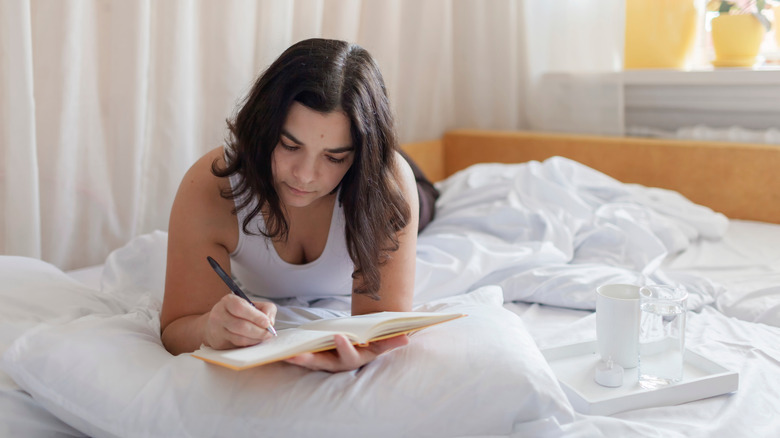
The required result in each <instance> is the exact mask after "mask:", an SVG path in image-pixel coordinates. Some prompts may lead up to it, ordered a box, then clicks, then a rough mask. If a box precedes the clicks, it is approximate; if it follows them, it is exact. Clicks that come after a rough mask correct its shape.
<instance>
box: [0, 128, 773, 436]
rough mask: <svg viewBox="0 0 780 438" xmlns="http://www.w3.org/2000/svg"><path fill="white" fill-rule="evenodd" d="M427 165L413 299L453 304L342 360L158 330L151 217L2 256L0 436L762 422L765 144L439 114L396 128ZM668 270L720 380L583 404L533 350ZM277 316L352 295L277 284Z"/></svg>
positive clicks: (329, 311) (578, 336)
mask: <svg viewBox="0 0 780 438" xmlns="http://www.w3.org/2000/svg"><path fill="white" fill-rule="evenodd" d="M404 149H405V150H406V151H407V153H408V154H409V155H410V156H412V157H413V158H414V160H415V161H416V162H417V163H418V164H419V165H420V167H421V168H423V169H424V171H425V172H426V174H427V175H428V176H429V177H431V178H432V179H433V180H436V181H437V183H436V184H437V187H438V188H439V190H440V191H441V197H440V198H439V200H438V201H437V216H436V218H435V220H434V221H433V222H432V223H431V224H430V225H429V226H428V228H426V229H425V230H424V231H423V232H422V234H421V235H420V236H419V242H418V263H417V273H416V283H415V285H416V286H415V288H416V289H415V308H416V309H419V310H426V311H446V312H461V313H466V314H468V317H466V318H461V319H459V320H456V321H453V322H450V323H447V324H444V325H441V326H436V327H431V328H429V329H427V330H424V331H422V332H419V333H417V334H414V335H413V336H412V341H411V343H410V344H409V345H408V346H406V347H404V348H401V349H398V350H394V351H392V352H390V353H388V354H386V355H383V356H381V357H380V358H379V359H377V360H376V361H374V362H372V363H371V364H368V365H366V366H364V367H362V368H361V369H359V370H356V371H354V372H349V373H339V374H333V375H331V374H327V373H318V372H307V371H304V370H302V369H299V368H297V367H294V366H290V365H286V364H273V365H269V366H264V367H259V368H255V369H251V370H247V371H241V372H235V371H230V370H226V369H222V368H220V367H216V366H213V365H210V364H206V363H203V362H202V361H199V360H197V359H194V358H192V357H189V356H188V355H181V356H176V357H173V356H171V355H169V354H168V353H167V352H166V351H165V350H164V348H163V347H162V346H161V344H160V341H159V335H158V330H159V322H158V319H157V318H158V315H159V308H160V303H161V298H162V281H163V279H164V265H165V263H164V261H165V246H166V239H167V235H166V233H165V232H163V231H156V232H154V233H150V234H146V235H142V236H138V237H137V238H135V239H133V240H132V241H130V242H128V243H127V245H125V246H124V247H122V248H119V249H117V250H116V251H114V252H113V253H111V255H110V256H109V257H108V258H107V259H106V261H105V263H104V264H102V265H100V266H96V267H91V268H85V269H82V270H78V271H72V272H62V271H61V270H59V269H58V268H56V267H54V266H52V265H49V264H47V263H44V262H42V261H40V260H35V259H29V258H23V257H11V256H2V257H0V297H2V306H0V327H2V330H0V352H2V359H1V360H0V366H1V367H2V371H3V372H2V374H0V434H2V435H3V436H27V437H50V436H96V437H102V436H106V437H113V436H258V435H259V436H582V437H586V436H587V437H590V436H776V435H777V434H778V433H779V432H780V417H778V416H777V415H776V414H777V412H778V410H780V379H778V378H777V377H778V376H780V347H778V342H777V339H780V225H779V224H780V202H778V201H779V200H778V197H779V196H780V176H778V172H777V171H776V169H780V149H778V148H776V147H771V146H762V145H750V144H735V143H705V142H691V141H676V140H675V141H667V140H658V139H652V140H651V139H641V138H608V137H589V136H573V135H554V134H546V133H534V132H494V131H471V130H467V131H452V132H448V133H446V134H445V135H444V136H443V137H442V138H441V139H438V140H436V141H430V142H422V143H414V144H407V145H404ZM617 282H620V283H632V284H650V283H673V284H677V285H681V286H684V287H685V288H686V289H687V290H688V292H689V295H690V299H689V310H690V311H689V313H688V326H687V330H686V333H687V347H688V348H689V349H690V350H691V351H693V352H695V353H698V354H701V355H704V356H706V357H708V358H709V359H711V360H712V361H714V362H717V363H718V364H719V365H722V366H723V367H725V368H727V369H728V370H730V371H733V372H736V373H738V375H739V386H738V389H737V390H736V391H733V392H729V393H727V394H722V395H717V396H714V397H709V398H705V399H699V400H694V401H690V402H687V403H683V404H679V405H674V406H664V405H662V406H655V407H646V408H641V409H632V410H626V411H622V412H617V413H614V414H612V415H589V414H585V413H582V412H580V411H578V410H577V409H575V407H574V405H573V404H572V402H571V400H570V398H569V396H568V395H567V393H566V392H565V391H564V389H563V388H562V386H561V384H560V383H559V381H558V377H557V375H556V372H555V371H554V370H553V369H552V367H551V366H550V364H549V363H548V358H547V356H545V354H546V352H547V351H550V350H549V349H551V348H555V347H559V346H564V345H571V344H576V343H580V342H588V341H591V340H593V339H594V338H595V314H594V311H593V310H594V307H595V288H596V287H597V286H599V285H601V284H605V283H617ZM279 305H280V306H281V307H280V313H279V318H278V320H277V325H278V326H281V327H282V328H283V327H284V326H292V325H295V324H299V323H301V322H303V321H307V320H311V319H316V318H323V317H331V316H338V315H343V314H345V313H346V312H348V309H349V307H348V305H349V303H348V300H347V299H336V298H334V299H328V300H316V301H312V302H303V301H297V300H288V301H286V302H280V303H279Z"/></svg>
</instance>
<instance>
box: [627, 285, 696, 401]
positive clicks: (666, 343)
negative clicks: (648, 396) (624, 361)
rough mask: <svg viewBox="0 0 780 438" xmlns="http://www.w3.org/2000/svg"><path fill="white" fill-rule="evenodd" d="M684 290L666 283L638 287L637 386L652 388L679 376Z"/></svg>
mask: <svg viewBox="0 0 780 438" xmlns="http://www.w3.org/2000/svg"><path fill="white" fill-rule="evenodd" d="M687 299H688V292H686V291H685V289H683V288H681V287H676V286H669V285H653V286H644V287H642V288H640V289H639V309H640V321H639V386H641V387H642V388H644V389H656V388H660V387H663V386H666V385H669V384H673V383H676V382H679V381H680V380H682V378H683V363H684V359H685V358H684V353H685V316H686V315H685V314H686V310H687V308H686V301H687Z"/></svg>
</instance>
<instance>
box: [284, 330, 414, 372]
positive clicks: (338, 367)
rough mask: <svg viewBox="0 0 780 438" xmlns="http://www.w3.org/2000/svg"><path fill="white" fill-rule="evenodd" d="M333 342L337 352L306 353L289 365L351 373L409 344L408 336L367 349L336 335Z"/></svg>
mask: <svg viewBox="0 0 780 438" xmlns="http://www.w3.org/2000/svg"><path fill="white" fill-rule="evenodd" d="M333 340H334V342H335V344H336V349H335V350H329V351H323V352H321V353H315V354H312V353H306V354H301V355H299V356H295V357H293V358H290V359H287V362H288V363H291V364H294V365H298V366H302V367H304V368H308V369H310V370H314V371H329V372H332V373H335V372H340V371H351V370H355V369H358V368H360V367H361V366H363V365H365V364H367V363H369V362H371V361H372V360H374V359H376V358H377V356H379V355H380V354H384V353H387V352H388V351H390V350H392V349H395V348H398V347H402V346H404V345H407V344H408V343H409V337H408V336H406V335H400V336H395V337H392V338H388V339H383V340H381V341H376V342H372V343H370V344H369V345H367V346H365V347H355V346H354V345H352V344H351V343H350V341H349V340H348V339H347V338H346V337H345V336H343V335H335V336H334V337H333Z"/></svg>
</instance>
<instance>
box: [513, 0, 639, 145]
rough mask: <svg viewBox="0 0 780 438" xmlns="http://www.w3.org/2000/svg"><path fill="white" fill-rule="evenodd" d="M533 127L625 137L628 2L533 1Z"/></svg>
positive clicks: (529, 20)
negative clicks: (624, 48)
mask: <svg viewBox="0 0 780 438" xmlns="http://www.w3.org/2000/svg"><path fill="white" fill-rule="evenodd" d="M525 17H526V19H525V26H526V33H527V36H528V37H527V39H528V59H529V60H530V61H529V68H528V71H527V75H528V78H527V81H528V84H529V97H530V99H529V103H528V106H527V114H528V118H529V119H528V127H529V128H530V129H533V130H538V131H555V132H576V133H589V134H602V135H623V134H624V120H623V118H624V117H623V80H622V75H620V74H619V73H617V72H620V71H621V70H622V69H623V41H624V36H623V32H624V28H625V26H624V24H625V0H557V1H533V0H531V1H527V2H526V12H525Z"/></svg>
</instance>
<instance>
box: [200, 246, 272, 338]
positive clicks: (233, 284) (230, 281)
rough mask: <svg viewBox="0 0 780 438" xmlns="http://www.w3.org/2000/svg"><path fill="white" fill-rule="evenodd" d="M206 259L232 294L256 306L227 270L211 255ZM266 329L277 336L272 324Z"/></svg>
mask: <svg viewBox="0 0 780 438" xmlns="http://www.w3.org/2000/svg"><path fill="white" fill-rule="evenodd" d="M206 259H207V260H208V261H209V264H210V265H211V267H212V268H214V270H215V271H217V275H219V278H221V279H222V281H224V282H225V284H226V285H227V286H228V287H229V288H230V291H231V292H233V293H234V294H236V295H238V296H239V297H241V298H243V299H245V300H246V302H247V303H249V304H251V305H252V307H255V308H257V307H256V306H255V303H253V302H252V300H250V299H249V297H247V296H246V294H245V293H244V291H242V290H241V288H240V287H238V285H237V284H236V282H235V281H233V279H232V278H230V276H229V275H227V272H225V270H224V269H222V266H219V263H217V261H216V260H214V259H212V258H211V256H206ZM267 330H268V331H269V332H271V334H272V335H274V336H278V335H277V334H276V329H274V326H272V325H269V326H268V328H267Z"/></svg>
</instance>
